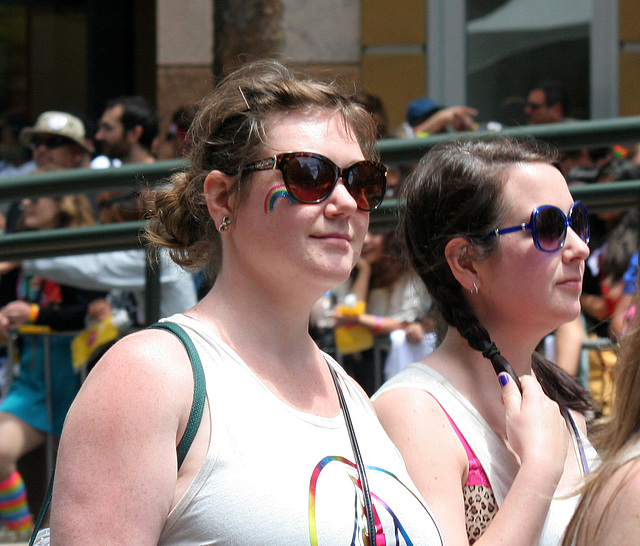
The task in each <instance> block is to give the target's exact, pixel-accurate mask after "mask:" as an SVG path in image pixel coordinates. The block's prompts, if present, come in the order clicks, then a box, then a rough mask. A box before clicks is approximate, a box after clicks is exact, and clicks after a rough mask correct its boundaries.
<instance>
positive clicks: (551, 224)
mask: <svg viewBox="0 0 640 546" xmlns="http://www.w3.org/2000/svg"><path fill="white" fill-rule="evenodd" d="M569 227H571V229H573V231H575V233H576V234H577V235H578V237H580V239H582V240H583V241H584V242H585V243H587V244H588V243H589V238H590V236H591V232H590V228H589V213H588V212H587V206H586V205H585V204H584V203H583V202H582V201H576V202H575V203H574V204H573V205H572V207H571V209H570V210H569V214H568V216H565V214H564V212H562V211H561V210H560V209H559V208H558V207H553V206H551V205H544V206H542V207H536V208H535V209H533V211H532V212H531V220H530V221H529V222H528V223H522V224H519V225H517V226H512V227H507V228H502V229H494V230H493V231H491V232H489V233H487V234H486V235H485V237H497V236H498V235H506V234H507V233H514V232H516V231H523V230H528V231H530V232H531V236H532V237H533V243H534V244H535V245H536V248H537V249H538V250H541V251H542V252H556V251H557V250H560V249H561V248H562V247H563V246H564V243H565V241H566V240H567V229H568V228H569Z"/></svg>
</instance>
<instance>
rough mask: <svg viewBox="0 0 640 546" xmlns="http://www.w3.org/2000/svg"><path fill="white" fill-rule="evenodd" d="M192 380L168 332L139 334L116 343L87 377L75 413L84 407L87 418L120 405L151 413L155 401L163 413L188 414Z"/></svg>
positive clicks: (183, 354)
mask: <svg viewBox="0 0 640 546" xmlns="http://www.w3.org/2000/svg"><path fill="white" fill-rule="evenodd" d="M192 394H193V375H192V372H191V366H190V363H189V357H188V356H187V353H186V351H185V349H184V347H183V345H182V343H181V342H180V341H179V340H178V339H177V338H176V337H175V336H174V335H173V334H171V333H168V332H164V331H160V330H142V331H140V332H136V333H134V334H130V335H128V336H126V337H124V338H123V339H121V340H120V341H118V342H117V343H116V344H115V345H114V346H113V347H112V348H111V349H110V350H109V351H107V353H106V354H105V355H104V356H103V357H102V358H101V359H100V361H99V362H98V363H97V364H96V366H95V367H94V369H93V370H92V371H91V373H89V375H88V376H87V379H86V381H85V382H84V384H83V386H82V388H81V390H80V393H79V395H78V397H77V403H76V404H74V406H75V407H74V410H80V411H81V408H82V407H83V405H85V404H86V406H87V407H86V409H87V410H88V411H90V412H91V413H94V412H95V410H96V405H98V406H99V405H104V409H105V410H106V409H113V408H117V407H119V406H122V409H127V408H128V409H133V410H135V411H142V412H145V411H147V409H148V410H149V411H156V410H158V409H159V408H158V407H157V403H158V401H162V406H163V407H164V408H166V412H167V413H168V414H173V415H176V416H180V415H181V414H183V413H184V412H185V411H186V412H187V414H188V411H189V408H190V405H191V401H192Z"/></svg>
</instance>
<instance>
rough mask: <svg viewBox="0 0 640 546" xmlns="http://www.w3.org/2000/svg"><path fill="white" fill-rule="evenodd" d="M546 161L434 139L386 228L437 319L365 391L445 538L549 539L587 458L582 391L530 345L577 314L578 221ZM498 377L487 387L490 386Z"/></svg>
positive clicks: (582, 235) (582, 243)
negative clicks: (397, 215)
mask: <svg viewBox="0 0 640 546" xmlns="http://www.w3.org/2000/svg"><path fill="white" fill-rule="evenodd" d="M555 160H556V158H555V155H554V154H552V153H551V152H550V151H549V150H547V149H546V148H544V147H542V146H540V145H535V144H534V143H528V144H524V143H519V142H516V141H513V140H510V139H506V138H502V137H500V138H494V139H490V140H468V141H452V142H446V143H443V144H441V145H439V146H437V147H436V148H434V149H433V150H431V151H430V152H429V153H427V154H426V156H425V157H424V158H423V159H422V161H421V162H420V163H419V165H418V166H417V168H416V169H415V170H414V172H413V173H412V174H411V176H410V177H409V179H408V180H407V182H406V185H405V188H404V194H403V195H402V199H404V204H405V210H404V214H403V216H402V218H401V225H400V231H401V234H402V236H403V239H404V241H405V242H406V247H407V251H408V254H409V257H410V259H411V261H412V263H413V265H414V267H415V269H416V271H417V272H418V274H419V275H420V277H421V278H422V280H423V281H424V282H425V284H426V286H427V289H428V290H429V293H430V294H432V296H433V299H434V301H435V303H436V304H437V306H438V308H439V310H440V311H441V313H442V315H443V317H444V319H445V321H446V322H447V325H448V331H447V334H446V336H445V339H444V340H443V342H442V344H441V345H440V347H438V349H436V351H435V352H433V353H432V354H431V355H429V356H427V357H425V358H424V359H423V360H422V361H420V362H418V363H415V364H411V365H410V366H409V367H408V368H405V369H404V370H403V371H402V372H400V373H399V374H398V375H397V376H396V377H394V378H392V379H391V380H390V381H388V382H387V383H386V384H385V385H384V386H383V387H382V388H381V389H380V390H379V391H378V393H376V395H374V407H375V408H376V412H377V413H378V416H379V418H380V420H381V421H382V424H383V426H384V427H385V428H386V430H387V432H388V433H389V435H390V436H391V438H392V439H393V440H394V442H395V443H396V445H397V446H398V448H399V449H400V451H401V453H402V454H403V456H404V458H405V461H406V463H407V467H408V469H409V473H410V474H411V476H412V478H413V479H414V481H415V482H416V485H417V486H418V488H419V489H420V491H421V492H422V494H423V495H424V496H425V498H426V499H427V502H429V505H430V506H431V507H432V508H433V510H434V512H435V514H436V517H437V519H438V521H439V523H440V525H441V526H442V529H443V534H444V538H445V543H446V544H448V545H454V546H457V545H462V544H474V543H475V544H478V545H480V544H518V545H529V544H531V545H534V544H544V545H551V544H558V543H559V541H560V539H561V537H562V533H563V531H564V529H565V527H566V525H567V523H568V521H569V519H570V517H571V515H572V513H573V510H574V509H575V506H576V503H577V499H576V498H575V497H572V498H563V495H568V496H571V493H572V492H573V491H574V489H575V487H576V485H578V484H579V483H580V481H581V478H582V475H583V474H584V472H586V470H587V469H588V468H589V465H590V463H591V461H592V459H593V458H594V457H595V452H594V450H593V448H592V447H591V446H590V445H589V442H588V441H587V438H586V426H585V417H584V415H585V414H586V413H587V412H588V411H589V409H590V401H589V398H588V395H587V393H585V392H584V391H583V390H582V389H581V388H580V387H579V386H578V385H577V384H576V383H575V382H574V381H573V380H572V379H571V378H570V377H569V376H567V375H566V374H565V373H564V372H562V371H561V370H560V369H559V368H557V367H556V366H555V365H554V364H552V363H550V362H548V361H546V360H545V359H544V358H543V357H542V356H540V355H538V354H537V353H536V352H535V349H536V347H537V345H538V343H539V342H540V340H541V339H542V338H543V337H544V336H545V335H547V334H548V333H550V332H552V331H553V330H554V329H556V328H557V327H558V326H559V325H560V324H562V323H564V322H567V321H570V320H572V319H574V318H575V317H576V316H577V315H578V313H579V312H580V302H579V297H580V292H581V288H582V275H583V271H584V266H585V259H586V258H587V256H588V254H589V249H588V247H587V242H588V241H589V221H588V216H587V210H586V207H585V206H584V204H583V203H580V202H575V203H574V201H573V199H572V197H571V194H570V192H569V189H568V187H567V184H566V181H565V179H564V178H563V176H562V174H561V173H560V171H559V170H558V169H557V168H556V167H555ZM496 373H498V374H499V381H498V380H496Z"/></svg>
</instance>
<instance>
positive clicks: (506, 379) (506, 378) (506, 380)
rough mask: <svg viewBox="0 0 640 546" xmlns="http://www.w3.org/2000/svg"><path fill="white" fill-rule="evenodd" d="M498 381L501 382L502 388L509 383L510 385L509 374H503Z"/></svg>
mask: <svg viewBox="0 0 640 546" xmlns="http://www.w3.org/2000/svg"><path fill="white" fill-rule="evenodd" d="M498 381H500V386H501V387H504V386H505V385H506V384H507V383H509V374H506V373H502V374H500V375H499V376H498Z"/></svg>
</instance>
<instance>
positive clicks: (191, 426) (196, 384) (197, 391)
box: [29, 322, 207, 546]
mask: <svg viewBox="0 0 640 546" xmlns="http://www.w3.org/2000/svg"><path fill="white" fill-rule="evenodd" d="M149 328H157V329H160V330H167V331H168V332H171V333H172V334H173V335H175V336H176V337H177V338H178V339H179V340H180V341H181V342H182V344H183V345H184V348H185V350H186V351H187V354H188V355H189V360H190V361H191V368H192V370H193V403H192V405H191V413H190V414H189V421H188V422H187V428H186V429H185V431H184V434H183V435H182V438H181V439H180V442H179V443H178V446H177V448H176V452H177V456H178V469H179V468H180V467H181V466H182V463H183V462H184V459H185V457H186V456H187V453H188V452H189V448H190V447H191V444H192V443H193V439H194V438H195V436H196V433H197V432H198V428H199V427H200V421H201V420H202V414H203V412H204V403H205V400H206V398H207V385H206V380H205V376H204V370H203V368H202V362H201V361H200V356H199V355H198V351H197V349H196V347H195V345H194V344H193V341H191V338H190V337H189V336H188V335H187V333H186V332H185V331H184V329H183V328H182V327H181V326H179V325H177V324H176V323H174V322H156V323H154V324H152V325H151V326H149ZM53 478H54V473H52V474H51V479H50V480H49V487H48V488H47V492H46V494H45V497H44V501H43V503H42V507H41V508H40V512H39V513H38V517H37V518H36V520H35V525H34V530H33V533H32V535H31V540H30V541H29V546H32V545H33V544H34V541H35V539H36V535H37V534H38V531H39V530H40V527H41V526H42V522H43V520H44V516H45V514H46V513H47V510H48V509H49V505H50V504H51V494H52V492H53Z"/></svg>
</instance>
